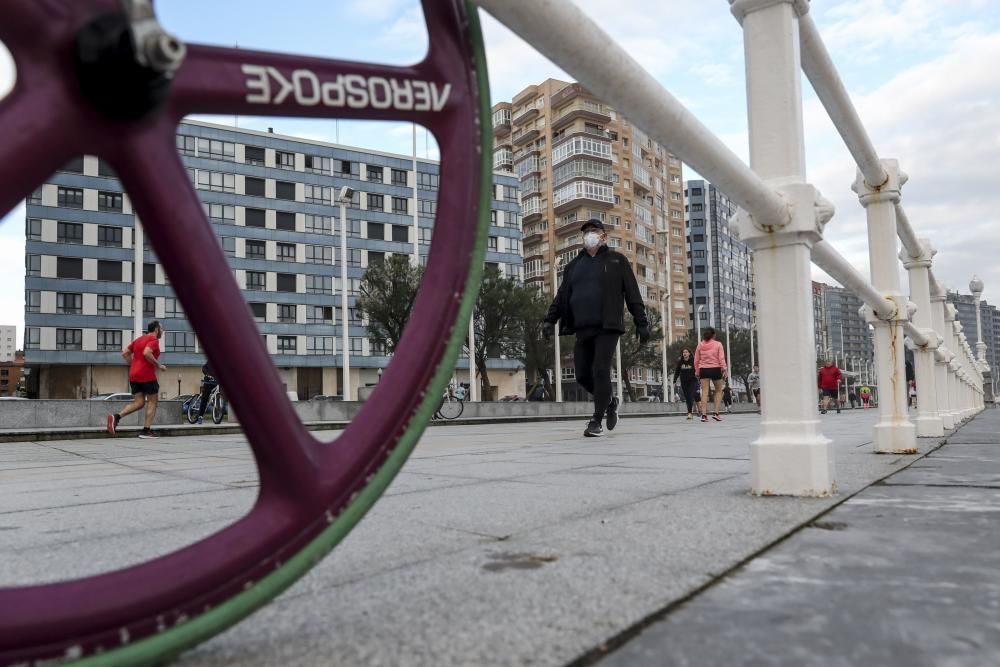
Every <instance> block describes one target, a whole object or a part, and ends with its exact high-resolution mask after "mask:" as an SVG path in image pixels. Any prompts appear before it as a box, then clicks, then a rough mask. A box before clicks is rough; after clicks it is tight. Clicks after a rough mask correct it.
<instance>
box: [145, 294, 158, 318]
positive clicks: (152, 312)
mask: <svg viewBox="0 0 1000 667" xmlns="http://www.w3.org/2000/svg"><path fill="white" fill-rule="evenodd" d="M142 316H143V317H156V297H155V296H144V297H142Z"/></svg>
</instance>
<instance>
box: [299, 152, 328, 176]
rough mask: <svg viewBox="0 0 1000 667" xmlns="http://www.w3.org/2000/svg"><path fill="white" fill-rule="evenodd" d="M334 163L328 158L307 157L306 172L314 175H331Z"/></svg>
mask: <svg viewBox="0 0 1000 667" xmlns="http://www.w3.org/2000/svg"><path fill="white" fill-rule="evenodd" d="M332 162H333V161H332V160H331V159H330V158H328V157H319V156H318V155H307V156H306V171H310V172H312V173H314V174H329V173H330V171H331V163H332Z"/></svg>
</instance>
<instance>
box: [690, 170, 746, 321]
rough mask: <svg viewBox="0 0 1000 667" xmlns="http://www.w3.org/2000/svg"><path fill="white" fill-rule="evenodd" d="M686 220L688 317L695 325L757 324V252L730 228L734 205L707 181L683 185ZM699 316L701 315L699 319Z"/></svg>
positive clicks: (734, 209) (693, 181) (734, 210)
mask: <svg viewBox="0 0 1000 667" xmlns="http://www.w3.org/2000/svg"><path fill="white" fill-rule="evenodd" d="M684 197H685V204H684V213H685V219H686V224H687V246H688V290H689V292H690V295H691V296H690V298H689V302H688V304H689V317H690V318H691V326H692V327H693V328H696V329H697V328H698V327H699V326H700V327H709V326H710V327H715V328H716V329H719V330H720V331H721V330H723V329H725V328H726V326H727V323H729V326H730V327H731V328H733V329H745V330H746V329H749V328H750V327H751V325H752V323H753V313H754V296H753V254H752V252H751V250H750V247H749V246H748V245H747V244H745V243H743V242H742V241H740V240H739V239H738V238H737V237H735V236H733V235H732V234H730V232H729V218H730V217H731V216H732V215H733V214H734V213H736V204H734V203H733V202H731V201H730V200H729V197H727V196H726V195H725V194H723V193H722V192H720V191H719V190H718V189H717V188H716V187H715V186H714V185H712V184H711V183H709V182H708V181H701V180H691V181H687V182H686V183H685V184H684ZM695 318H698V319H699V320H700V324H699V323H698V322H696V320H695Z"/></svg>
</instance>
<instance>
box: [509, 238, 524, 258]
mask: <svg viewBox="0 0 1000 667" xmlns="http://www.w3.org/2000/svg"><path fill="white" fill-rule="evenodd" d="M507 245H508V246H509V247H508V248H507V252H510V253H518V254H520V252H521V239H515V238H513V237H511V238H508V239H507Z"/></svg>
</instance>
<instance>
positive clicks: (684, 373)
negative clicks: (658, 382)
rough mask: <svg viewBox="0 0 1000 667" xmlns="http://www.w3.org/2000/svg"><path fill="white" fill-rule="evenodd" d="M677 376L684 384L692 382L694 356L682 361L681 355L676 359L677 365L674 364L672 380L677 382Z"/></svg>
mask: <svg viewBox="0 0 1000 667" xmlns="http://www.w3.org/2000/svg"><path fill="white" fill-rule="evenodd" d="M677 378H680V379H681V383H682V384H684V386H687V385H689V384H691V383H692V382H694V380H695V377H694V357H691V358H690V359H688V360H687V361H684V359H683V357H682V358H680V359H678V360H677V365H676V366H674V382H677Z"/></svg>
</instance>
